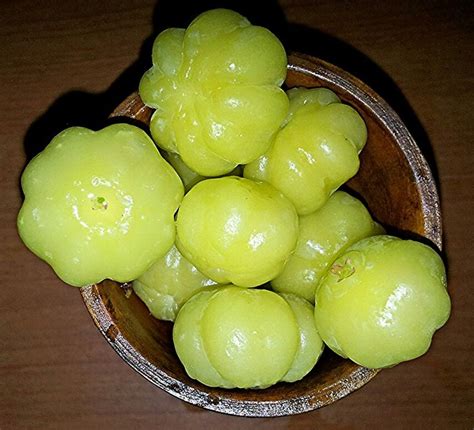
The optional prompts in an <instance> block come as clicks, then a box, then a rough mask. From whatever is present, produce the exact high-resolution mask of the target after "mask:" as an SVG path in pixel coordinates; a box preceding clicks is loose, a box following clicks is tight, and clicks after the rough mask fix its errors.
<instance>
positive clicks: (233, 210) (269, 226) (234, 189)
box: [176, 176, 298, 287]
mask: <svg viewBox="0 0 474 430" xmlns="http://www.w3.org/2000/svg"><path fill="white" fill-rule="evenodd" d="M297 235H298V216H297V214H296V211H295V208H294V207H293V205H292V204H291V203H290V202H289V200H288V199H286V198H285V197H284V196H283V195H282V194H281V193H280V192H279V191H277V190H276V189H275V188H273V187H272V186H271V185H270V184H267V183H264V182H254V181H251V180H249V179H244V178H239V177H235V176H229V177H224V178H217V179H207V180H205V181H202V182H199V183H198V184H197V185H195V186H194V187H193V188H192V189H191V191H189V193H188V194H186V196H185V197H184V199H183V202H182V204H181V207H180V209H179V211H178V217H177V240H176V245H177V247H178V249H179V250H180V251H181V253H182V254H183V255H184V256H185V257H186V258H187V259H188V260H189V261H190V262H191V263H192V264H194V265H195V266H196V267H197V268H198V269H199V270H200V271H201V272H202V273H204V274H205V275H206V276H208V277H209V278H211V279H213V280H215V281H216V282H218V283H221V284H226V283H232V284H235V285H238V286H242V287H255V286H258V285H261V284H264V283H265V282H268V281H269V280H271V279H273V278H274V277H275V276H277V275H278V274H279V273H280V272H281V271H282V270H283V267H284V265H285V262H286V261H287V259H288V257H289V256H290V254H291V252H292V251H293V250H294V248H295V245H296V240H297Z"/></svg>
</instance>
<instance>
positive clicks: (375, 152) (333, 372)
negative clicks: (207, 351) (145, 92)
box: [81, 54, 442, 417]
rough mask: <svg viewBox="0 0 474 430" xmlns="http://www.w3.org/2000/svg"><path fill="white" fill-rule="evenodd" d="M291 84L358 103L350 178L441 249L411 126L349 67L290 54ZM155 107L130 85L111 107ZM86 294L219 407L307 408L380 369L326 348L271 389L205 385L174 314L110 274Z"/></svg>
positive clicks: (157, 368) (184, 395)
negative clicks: (180, 339) (155, 310)
mask: <svg viewBox="0 0 474 430" xmlns="http://www.w3.org/2000/svg"><path fill="white" fill-rule="evenodd" d="M286 85H287V86H288V87H308V88H312V87H321V86H322V87H326V88H329V89H331V90H333V91H334V92H335V93H336V94H337V95H338V96H339V97H340V98H341V100H342V101H343V102H345V103H347V104H349V105H351V106H352V107H354V108H355V109H356V110H357V111H358V112H359V113H360V115H361V116H362V117H363V119H364V120H365V123H366V124H367V128H368V141H367V145H366V147H365V149H364V150H363V151H362V153H361V166H360V170H359V172H358V174H357V175H356V176H355V177H354V178H353V179H351V180H350V181H349V183H348V184H347V185H348V187H349V188H350V189H351V191H353V192H354V193H355V194H356V195H357V196H358V197H359V198H361V199H362V201H364V203H365V204H366V205H367V206H368V208H369V210H370V212H371V213H372V215H373V216H374V218H375V219H377V220H378V221H379V222H381V223H382V224H383V225H384V226H385V227H386V228H387V230H388V231H389V232H395V233H396V234H398V235H402V236H404V237H410V238H416V239H419V240H424V241H426V240H427V241H430V242H432V243H433V244H434V245H435V246H437V247H438V248H439V249H441V245H442V243H441V239H442V234H441V217H440V210H439V199H438V194H437V191H436V185H435V182H434V180H433V177H432V175H431V172H430V170H429V167H428V165H427V163H426V161H425V159H424V158H423V156H422V154H421V152H420V150H419V148H418V147H417V145H416V143H415V142H414V140H413V138H412V137H411V135H410V133H409V132H408V130H407V129H406V127H405V125H404V124H403V123H402V122H401V120H400V118H399V117H398V116H397V114H396V113H395V112H394V111H393V110H392V109H391V108H390V107H389V106H388V105H387V104H386V102H385V101H383V100H382V99H381V98H380V97H379V96H378V95H377V94H375V93H374V91H373V90H371V89H370V88H368V87H367V86H366V85H365V84H364V83H362V82H361V81H359V80H358V79H356V78H355V77H353V76H351V75H350V74H348V73H347V72H344V71H343V70H341V69H339V68H337V67H335V66H333V65H331V64H328V63H326V62H323V61H321V60H319V59H316V58H313V57H309V56H306V55H302V54H293V55H291V56H290V57H289V66H288V76H287V80H286ZM151 113H152V111H151V110H150V109H149V108H147V107H145V106H144V105H143V104H142V102H141V100H140V98H139V96H138V95H137V94H133V95H131V96H130V97H129V98H127V99H126V100H125V101H124V102H123V103H122V104H121V105H120V106H118V107H117V109H116V110H115V111H114V113H113V114H112V116H114V117H117V119H119V118H123V119H126V120H128V121H131V122H133V123H136V124H137V123H138V124H141V125H142V126H148V124H149V121H150V117H151ZM128 288H129V286H128ZM128 292H130V291H128ZM81 294H82V296H83V299H84V302H85V304H86V306H87V308H88V310H89V312H90V314H91V316H92V318H93V320H94V322H95V324H96V325H97V327H98V328H99V330H100V332H101V333H102V334H103V335H104V336H105V338H106V339H107V341H108V342H109V343H110V345H111V346H112V347H113V348H114V349H115V351H116V352H117V353H118V355H119V356H120V357H122V359H123V360H125V362H126V363H128V364H129V365H130V366H131V367H132V368H134V369H135V370H136V371H137V372H139V373H140V374H141V375H143V376H144V377H145V378H147V379H148V380H149V381H150V382H152V383H153V384H154V385H156V386H158V387H159V388H161V389H163V390H165V391H166V392H168V393H169V394H172V395H173V396H176V397H177V398H179V399H182V400H184V401H186V402H189V403H191V404H194V405H197V406H200V407H203V408H206V409H210V410H213V411H217V412H222V413H227V414H231V415H240V416H247V417H272V416H281V415H292V414H298V413H302V412H307V411H311V410H314V409H317V408H320V407H322V406H325V405H328V404H330V403H333V402H334V401H336V400H338V399H340V398H342V397H344V396H346V395H347V394H349V393H351V392H353V391H355V390H357V389H358V388H360V387H362V386H363V385H364V384H366V383H367V382H368V381H370V380H371V379H372V378H373V377H374V376H375V375H376V374H377V373H378V370H374V369H367V368H364V367H361V366H359V365H357V364H355V363H353V362H351V361H349V360H344V359H342V358H341V357H339V356H337V355H335V354H333V353H332V352H331V351H329V349H328V348H326V350H325V352H324V353H323V355H322V357H321V359H320V361H319V362H318V363H317V365H316V367H315V368H314V369H313V371H312V372H310V373H309V374H308V375H307V376H306V377H305V378H303V379H302V380H301V381H298V382H295V383H292V384H287V383H279V384H277V385H274V386H272V387H270V388H267V389H265V390H238V389H235V390H226V389H220V388H210V387H206V386H204V385H202V384H200V383H199V382H197V381H195V380H192V379H191V378H189V377H188V376H187V374H186V373H185V371H184V368H183V366H182V365H181V363H180V362H179V360H178V358H177V356H176V353H175V351H174V347H173V342H172V336H171V334H172V324H171V323H169V322H166V321H158V320H156V319H155V318H153V317H152V316H151V315H150V313H149V311H148V309H147V308H146V306H145V305H144V304H143V303H142V302H141V301H140V299H139V298H138V297H137V296H136V295H135V294H134V293H133V292H132V293H131V294H130V295H129V294H127V286H126V285H125V286H124V285H120V284H118V283H116V282H112V281H104V282H102V283H101V284H100V285H92V286H88V287H84V288H82V289H81Z"/></svg>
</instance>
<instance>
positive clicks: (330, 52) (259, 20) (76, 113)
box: [24, 0, 439, 189]
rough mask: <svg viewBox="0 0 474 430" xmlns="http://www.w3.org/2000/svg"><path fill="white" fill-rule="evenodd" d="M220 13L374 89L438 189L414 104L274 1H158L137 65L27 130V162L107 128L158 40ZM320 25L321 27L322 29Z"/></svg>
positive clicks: (56, 106) (75, 96) (68, 100)
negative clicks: (81, 134) (78, 132)
mask: <svg viewBox="0 0 474 430" xmlns="http://www.w3.org/2000/svg"><path fill="white" fill-rule="evenodd" d="M215 7H226V8H229V9H233V10H236V11H238V12H240V13H241V14H242V15H244V16H246V17H248V18H249V20H250V21H251V22H253V23H255V24H258V25H262V26H264V27H267V28H269V29H270V30H271V31H273V32H274V33H275V34H276V35H277V36H278V37H279V38H280V40H281V41H282V43H283V45H284V46H285V47H286V49H287V50H288V51H299V52H302V53H306V54H310V55H314V56H316V57H319V58H321V59H323V60H325V61H328V62H330V63H333V64H335V65H337V66H339V67H341V68H342V69H345V70H347V71H348V72H350V73H352V74H353V75H354V76H356V77H357V78H359V79H361V80H362V81H364V82H365V83H366V84H368V85H369V86H370V87H372V88H373V89H374V90H375V91H376V92H377V93H378V94H379V95H381V96H382V98H384V99H385V100H386V101H387V102H388V103H389V105H391V106H392V108H393V109H394V110H395V111H396V112H397V113H398V114H399V116H400V117H401V119H402V120H403V122H404V123H405V124H406V126H407V127H408V130H409V131H410V132H411V133H412V135H413V137H414V138H415V140H416V142H417V143H418V145H419V146H420V148H421V150H422V152H423V154H424V155H425V157H426V159H427V161H428V163H429V164H430V167H431V169H432V172H433V175H434V177H435V180H436V183H437V184H438V175H437V170H436V163H435V159H434V156H433V152H432V149H431V146H430V143H429V138H428V136H427V134H426V132H425V130H424V129H423V126H422V125H421V123H420V121H419V120H418V118H417V116H416V114H415V112H414V111H413V109H412V108H411V107H410V104H409V103H408V101H407V100H406V98H405V97H404V95H403V93H402V92H401V90H400V89H399V88H398V87H397V85H396V84H395V82H394V81H393V80H392V79H391V78H390V76H388V75H387V73H385V72H384V71H383V69H382V68H381V67H380V66H378V65H377V64H376V63H375V62H373V61H372V60H371V59H370V58H369V57H367V56H366V55H365V54H363V53H362V52H360V51H358V50H357V49H355V48H354V47H352V46H351V45H350V44H348V43H347V42H345V41H343V40H340V39H338V38H336V37H334V36H331V35H329V34H325V33H323V32H321V31H319V30H317V29H314V28H308V27H305V26H303V25H299V24H292V23H290V22H288V21H287V19H286V17H285V14H284V12H283V10H282V8H281V7H280V6H279V4H278V2H277V1H275V0H260V1H259V2H257V1H255V0H253V1H249V0H240V1H239V0H234V1H231V0H230V1H229V0H227V1H226V0H220V1H208V0H202V1H200V2H190V3H189V4H188V5H187V6H186V8H183V6H182V4H181V3H179V2H175V1H170V0H161V1H158V2H157V4H156V6H155V9H154V14H153V28H154V32H153V34H152V35H150V37H148V38H147V39H146V40H145V41H144V43H143V45H142V47H141V50H140V53H139V56H138V58H137V60H136V61H134V62H133V63H132V64H131V65H130V66H129V67H128V68H127V69H126V70H125V71H124V72H123V73H122V74H121V75H120V76H119V77H118V78H117V79H116V80H115V81H114V82H113V83H112V84H111V85H110V87H109V88H107V90H105V91H104V92H102V93H98V94H92V93H87V92H84V91H71V92H68V93H66V94H64V95H62V96H61V97H59V98H58V99H57V100H56V101H55V102H54V103H53V104H52V105H51V106H50V107H49V108H48V110H47V111H46V112H45V113H44V114H42V115H41V116H40V117H39V118H37V119H36V120H35V121H34V122H33V124H31V126H30V128H29V129H28V131H27V133H26V136H25V139H24V148H25V153H26V156H27V160H30V159H31V158H32V157H33V156H34V155H36V154H37V153H38V152H40V151H41V150H43V149H44V147H45V146H46V145H47V144H48V143H49V142H50V141H51V139H52V138H53V137H54V136H55V135H56V134H57V133H59V132H60V131H61V130H63V129H65V128H67V127H71V126H83V127H88V128H92V129H99V128H102V127H104V126H105V125H106V124H107V118H108V116H109V114H110V113H111V112H112V111H113V110H114V108H115V107H116V106H117V105H118V104H119V103H120V102H121V101H122V100H124V99H125V98H126V97H127V96H128V95H130V94H131V93H132V92H134V91H136V90H137V88H138V83H139V80H140V78H141V76H142V75H143V73H144V72H145V70H147V69H148V68H149V67H150V66H151V48H152V44H153V40H154V37H155V36H156V35H157V34H158V33H159V32H161V31H162V30H164V29H165V28H169V27H186V26H187V25H189V23H190V22H191V21H192V19H193V18H194V17H196V16H197V15H198V14H199V13H201V12H203V11H205V10H208V9H212V8H215ZM336 7H337V5H334V8H336ZM315 25H316V26H317V23H315ZM438 189H439V187H438Z"/></svg>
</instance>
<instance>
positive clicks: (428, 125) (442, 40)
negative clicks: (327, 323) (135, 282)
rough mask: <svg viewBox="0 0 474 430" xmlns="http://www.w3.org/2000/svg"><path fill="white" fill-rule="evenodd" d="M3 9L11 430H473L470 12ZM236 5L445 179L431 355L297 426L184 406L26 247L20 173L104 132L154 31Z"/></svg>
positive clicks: (3, 332) (2, 355) (304, 4)
mask: <svg viewBox="0 0 474 430" xmlns="http://www.w3.org/2000/svg"><path fill="white" fill-rule="evenodd" d="M190 3H191V4H192V5H187V4H186V2H180V1H178V0H174V1H169V0H166V1H165V0H163V1H158V2H156V1H155V0H129V1H126V2H125V1H121V0H103V1H101V2H98V1H95V0H94V1H93V0H84V1H81V2H79V1H74V0H42V1H38V0H35V1H31V0H10V1H8V0H2V1H0V96H1V105H0V109H1V116H0V121H1V127H0V145H1V149H0V157H1V158H0V160H1V170H0V189H1V196H2V197H1V203H0V209H1V210H0V231H1V240H2V244H1V254H0V262H1V271H2V286H1V294H0V429H2V430H4V429H28V428H35V429H37V428H41V429H49V428H54V429H60V428H65V429H95V428H100V429H104V428H114V429H128V428H134V429H141V428H144V429H147V428H175V427H177V428H183V429H188V428H189V429H195V428H221V427H225V428H226V429H228V430H230V429H246V428H254V427H258V428H263V429H266V428H272V429H307V428H327V429H357V428H369V427H371V428H385V429H398V428H429V429H438V428H439V429H447V428H459V429H472V428H473V426H474V392H473V371H472V365H471V360H472V358H473V356H472V354H473V350H474V348H473V332H472V327H473V325H474V320H473V304H474V303H473V298H474V292H473V284H472V279H473V277H474V273H473V271H474V269H473V268H474V263H473V261H474V253H473V246H472V244H473V240H474V237H473V229H472V223H473V213H474V204H473V203H474V199H473V194H472V192H473V175H474V163H473V155H472V145H473V138H474V133H473V131H474V115H473V111H474V109H473V102H472V100H473V99H474V90H473V88H474V81H473V73H472V69H473V67H474V61H473V60H474V58H473V52H474V19H473V17H474V6H473V3H472V1H425V2H412V1H409V0H398V1H396V2H395V1H380V2H374V1H372V0H364V1H341V0H337V1H336V0H321V1H315V0H314V1H312V0H282V1H279V2H276V1H268V0H265V1H256V0H253V1H240V2H228V1H227V2H226V1H221V2H219V1H215V2H212V1H199V2H190ZM217 6H224V7H231V8H234V9H236V10H238V11H240V12H242V13H244V14H245V15H247V16H248V17H249V18H250V19H251V20H252V21H253V22H254V23H258V24H261V25H264V26H267V27H269V28H270V29H272V30H273V31H274V32H275V33H276V34H277V35H278V36H280V37H281V39H282V40H283V41H284V44H285V46H286V47H287V48H288V50H297V51H301V52H305V53H308V54H313V55H316V56H318V57H320V58H322V59H324V60H327V61H330V62H332V63H334V64H336V65H338V66H340V67H342V68H344V69H346V70H348V71H349V72H351V73H352V74H354V75H355V76H357V77H359V78H360V79H362V80H363V81H365V82H366V83H368V84H369V85H370V86H372V87H373V88H374V89H375V90H376V91H377V92H379V94H380V95H381V96H382V97H384V98H385V99H386V100H387V101H388V102H389V103H390V104H391V105H392V107H393V108H394V109H395V110H396V111H397V112H398V114H399V115H400V116H401V117H402V119H403V120H404V121H405V122H406V124H407V126H408V128H409V130H410V131H411V133H412V134H413V135H414V137H415V139H416V140H417V142H418V144H419V145H420V147H421V148H422V151H423V153H424V154H425V156H426V158H427V159H428V161H429V163H430V166H431V168H432V170H433V172H434V174H435V177H436V179H437V182H438V186H439V190H440V195H441V204H442V211H443V221H444V257H445V259H446V262H447V266H448V277H449V291H450V294H451V297H452V300H453V312H452V316H451V319H450V320H449V322H448V324H447V325H446V326H445V327H444V328H443V329H442V330H441V331H440V332H439V333H438V334H437V335H436V336H435V338H434V341H433V344H432V347H431V349H430V351H429V352H428V353H427V354H426V355H425V356H423V357H421V358H419V359H417V360H414V361H412V362H409V363H405V364H402V365H399V366H396V367H395V368H392V369H389V370H385V371H383V372H381V373H380V374H379V375H378V376H377V377H376V378H375V379H374V380H373V381H371V382H370V383H369V384H368V385H366V386H364V387H363V388H362V389H360V390H359V391H357V392H355V393H352V394H351V395H349V396H348V397H346V398H344V399H342V400H340V401H338V402H336V403H335V404H333V405H331V406H327V407H325V408H322V409H320V410H317V411H313V412H309V413H306V414H302V415H299V416H291V417H282V418H273V419H256V418H254V419H250V418H238V417H231V416H226V415H222V414H217V413H213V412H208V411H205V410H202V409H199V408H197V407H194V406H190V405H187V404H185V403H184V402H182V401H179V400H177V399H175V398H173V397H171V396H170V395H168V394H166V393H164V392H162V391H161V390H159V389H158V388H156V387H154V386H153V385H152V384H150V383H149V382H147V381H146V380H145V379H143V378H142V377H141V376H140V375H139V374H137V373H136V372H134V371H133V370H132V369H131V368H130V367H128V366H127V365H126V364H125V363H124V362H122V360H121V359H120V358H119V357H118V356H117V355H116V354H115V352H114V351H113V350H112V349H111V348H110V347H109V346H108V345H107V343H106V341H105V340H104V339H103V338H102V336H101V335H100V333H99V332H98V331H97V329H96V328H95V326H94V324H93V323H92V320H91V318H90V316H89V314H88V313H87V311H86V308H85V306H84V304H83V302H82V299H81V297H80V294H79V291H78V290H76V289H74V288H72V287H67V286H65V285H64V284H62V283H61V282H60V281H59V280H58V279H57V278H56V277H55V275H54V274H53V273H52V271H51V269H50V268H49V267H48V266H47V265H46V264H44V263H43V262H41V261H40V260H39V259H37V258H36V257H34V256H33V255H32V254H31V253H30V252H28V251H27V250H26V248H25V247H24V246H23V244H22V243H21V242H20V240H19V239H18V236H17V233H16V228H15V219H16V214H17V212H18V209H19V207H20V204H21V199H22V196H21V192H20V188H19V175H20V173H21V171H22V169H23V167H24V165H25V163H26V161H27V160H28V159H30V158H31V157H32V156H33V155H34V154H36V153H37V152H38V151H39V150H41V148H43V147H44V146H45V145H46V144H47V143H48V142H49V140H50V139H51V137H52V136H54V135H55V134H56V133H57V132H59V131H60V130H61V129H63V128H65V127H67V126H71V125H82V126H89V127H94V128H99V127H100V126H101V124H103V123H104V120H105V118H106V117H107V115H108V114H109V113H110V111H111V110H112V109H113V107H114V106H116V105H117V104H118V102H119V101H120V100H122V99H123V98H125V96H126V95H128V94H129V93H131V92H132V91H133V90H134V89H136V87H137V83H138V79H139V77H140V76H141V74H142V73H143V72H144V70H145V69H146V68H147V67H148V66H149V63H150V56H149V53H150V47H151V42H152V40H153V37H154V35H156V34H157V33H158V32H159V31H160V30H162V29H164V28H167V27H170V26H185V25H187V24H188V23H189V21H190V20H191V19H192V18H193V17H194V16H195V15H196V14H197V13H199V12H201V11H203V10H206V9H209V8H213V7H217Z"/></svg>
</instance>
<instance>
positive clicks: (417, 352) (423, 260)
mask: <svg viewBox="0 0 474 430" xmlns="http://www.w3.org/2000/svg"><path fill="white" fill-rule="evenodd" d="M450 309H451V302H450V298H449V295H448V292H447V290H446V274H445V269H444V265H443V262H442V260H441V258H440V257H439V255H438V254H437V253H436V252H435V251H433V250H432V249H431V248H430V247H428V246H426V245H424V244H422V243H420V242H415V241H411V240H401V239H398V238H395V237H392V236H374V237H370V238H367V239H363V240H361V241H359V242H357V243H356V244H354V245H353V246H351V247H350V248H349V249H347V250H346V252H345V253H344V254H343V255H341V256H340V257H339V258H338V259H336V261H335V262H334V263H333V264H332V266H331V268H330V270H329V271H328V272H327V274H326V276H325V277H324V278H323V280H322V281H321V283H320V285H319V287H318V290H317V292H316V303H315V312H314V315H315V321H316V327H317V329H318V332H319V334H320V335H321V337H322V338H323V340H324V342H325V343H326V345H328V346H329V347H330V348H331V349H332V350H333V351H335V352H336V353H338V354H340V355H341V356H343V357H348V358H350V359H351V360H352V361H354V362H356V363H358V364H360V365H362V366H365V367H370V368H382V367H389V366H393V365H395V364H397V363H400V362H402V361H406V360H411V359H414V358H416V357H419V356H421V355H422V354H424V353H425V352H426V351H427V350H428V348H429V346H430V343H431V338H432V336H433V334H434V332H435V331H436V330H437V329H439V328H440V327H442V326H443V325H444V324H445V323H446V321H447V319H448V318H449V314H450Z"/></svg>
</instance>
